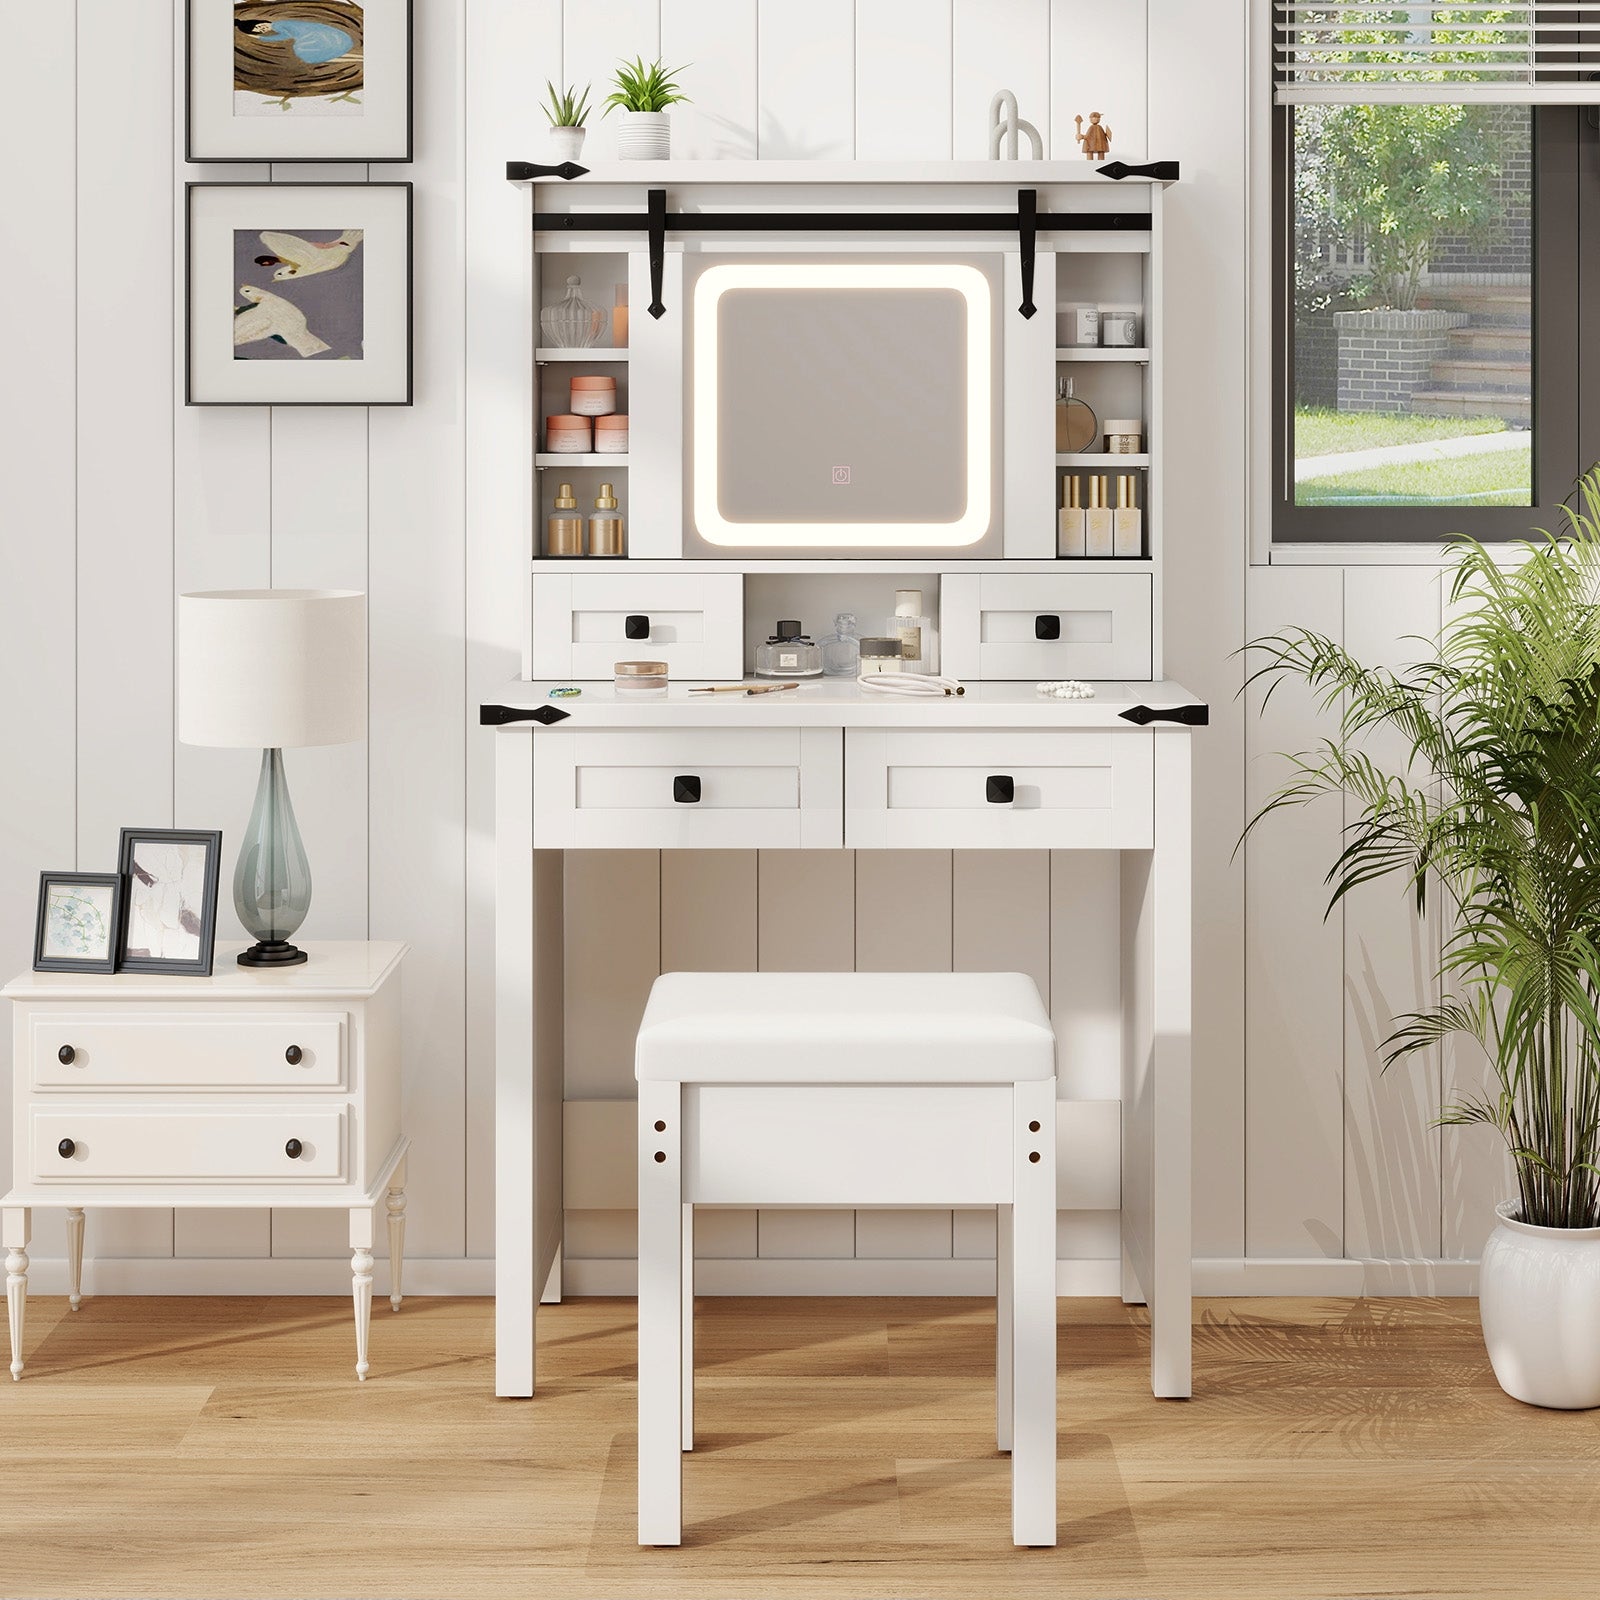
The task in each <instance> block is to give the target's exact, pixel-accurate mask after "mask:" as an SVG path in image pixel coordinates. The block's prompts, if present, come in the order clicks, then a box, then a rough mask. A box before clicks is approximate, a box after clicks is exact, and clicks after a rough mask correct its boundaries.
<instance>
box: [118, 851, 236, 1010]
mask: <svg viewBox="0 0 1600 1600" xmlns="http://www.w3.org/2000/svg"><path fill="white" fill-rule="evenodd" d="M221 863H222V835H221V834H220V833H214V832H207V831H204V830H199V829H191V828H124V829H123V830H122V838H121V843H120V845H119V847H118V850H117V866H118V870H119V873H120V876H121V877H122V879H123V882H124V885H125V887H124V890H123V905H122V927H121V932H120V935H119V938H118V941H117V970H118V971H120V972H165V973H171V974H175V975H186V976H190V977H196V978H209V977H210V976H211V962H212V957H213V956H214V955H215V953H216V945H217V880H218V877H219V874H220V869H221Z"/></svg>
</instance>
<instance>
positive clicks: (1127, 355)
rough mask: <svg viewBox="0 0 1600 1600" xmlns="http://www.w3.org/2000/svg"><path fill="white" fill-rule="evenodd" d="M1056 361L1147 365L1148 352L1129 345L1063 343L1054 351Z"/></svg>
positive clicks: (1148, 359)
mask: <svg viewBox="0 0 1600 1600" xmlns="http://www.w3.org/2000/svg"><path fill="white" fill-rule="evenodd" d="M1056 360H1057V361H1127V362H1136V363H1138V364H1140V365H1148V363H1149V361H1150V352H1149V351H1148V350H1147V349H1145V348H1143V347H1142V346H1141V347H1140V348H1138V349H1134V348H1133V347H1132V346H1130V345H1116V346H1101V345H1092V344H1089V345H1076V346H1072V345H1064V346H1062V347H1061V348H1060V349H1058V350H1057V351H1056Z"/></svg>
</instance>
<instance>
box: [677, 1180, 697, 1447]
mask: <svg viewBox="0 0 1600 1600" xmlns="http://www.w3.org/2000/svg"><path fill="white" fill-rule="evenodd" d="M680 1298H681V1301H682V1305H683V1402H682V1404H683V1448H684V1449H685V1450H693V1449H694V1207H693V1206H692V1205H689V1204H688V1203H687V1202H685V1204H684V1208H683V1282H682V1285H681V1289H680Z"/></svg>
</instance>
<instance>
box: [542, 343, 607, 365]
mask: <svg viewBox="0 0 1600 1600" xmlns="http://www.w3.org/2000/svg"><path fill="white" fill-rule="evenodd" d="M533 359H534V360H535V361H592V362H597V363H604V362H607V361H626V360H627V359H628V351H627V348H626V347H623V348H621V349H619V348H617V347H616V346H615V345H590V346H589V347H588V348H587V349H581V350H573V349H567V348H565V347H563V346H560V345H548V346H547V345H540V346H539V348H538V349H537V350H535V351H534V352H533Z"/></svg>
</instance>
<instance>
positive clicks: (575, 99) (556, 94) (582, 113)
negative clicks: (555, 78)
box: [544, 78, 591, 128]
mask: <svg viewBox="0 0 1600 1600" xmlns="http://www.w3.org/2000/svg"><path fill="white" fill-rule="evenodd" d="M544 88H545V102H546V103H545V106H544V114H545V115H546V116H547V117H549V119H550V126H551V127H552V128H581V127H582V126H583V124H584V121H585V120H586V119H587V117H588V115H589V90H590V88H591V85H589V84H587V83H586V84H584V86H583V92H582V94H580V93H579V92H578V91H577V89H575V88H574V87H573V86H572V85H571V84H570V83H569V84H568V85H567V86H566V87H565V88H564V89H557V88H556V86H555V85H554V84H553V83H551V81H550V80H549V79H548V78H546V79H545V80H544Z"/></svg>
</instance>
